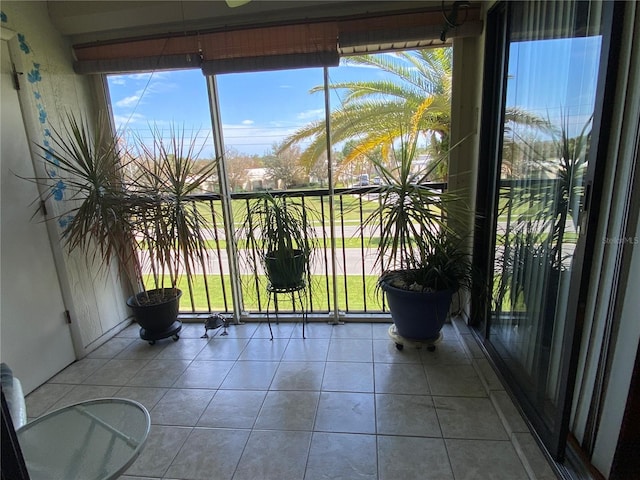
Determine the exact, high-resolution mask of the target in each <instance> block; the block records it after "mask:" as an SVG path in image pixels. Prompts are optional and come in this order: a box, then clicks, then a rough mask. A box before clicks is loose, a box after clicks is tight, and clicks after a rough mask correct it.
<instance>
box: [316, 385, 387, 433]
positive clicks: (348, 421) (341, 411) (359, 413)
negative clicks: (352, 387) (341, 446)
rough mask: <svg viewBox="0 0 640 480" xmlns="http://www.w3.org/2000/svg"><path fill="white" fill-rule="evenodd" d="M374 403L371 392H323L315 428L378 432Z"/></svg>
mask: <svg viewBox="0 0 640 480" xmlns="http://www.w3.org/2000/svg"><path fill="white" fill-rule="evenodd" d="M374 403H375V402H374V398H373V394H371V393H347V392H322V393H321V394H320V402H319V404H318V414H317V416H316V423H315V426H314V430H315V431H320V432H339V433H376V422H375V405H374Z"/></svg>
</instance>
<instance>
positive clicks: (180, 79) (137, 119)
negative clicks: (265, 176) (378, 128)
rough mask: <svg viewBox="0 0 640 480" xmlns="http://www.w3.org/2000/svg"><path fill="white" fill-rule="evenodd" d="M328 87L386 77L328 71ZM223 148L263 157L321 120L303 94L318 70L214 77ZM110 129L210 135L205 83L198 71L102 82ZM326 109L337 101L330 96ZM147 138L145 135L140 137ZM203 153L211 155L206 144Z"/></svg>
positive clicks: (317, 107)
mask: <svg viewBox="0 0 640 480" xmlns="http://www.w3.org/2000/svg"><path fill="white" fill-rule="evenodd" d="M329 75H330V81H344V80H347V79H350V80H355V79H358V80H365V79H374V78H380V77H384V76H385V75H386V74H384V73H382V72H380V71H378V70H376V69H373V68H368V67H356V66H341V67H335V68H331V69H330V73H329ZM217 82H218V90H219V94H220V112H221V117H222V123H223V135H224V139H225V147H227V148H234V149H236V150H237V151H239V152H241V153H246V154H250V155H251V154H258V155H261V154H264V153H265V152H268V151H269V150H270V148H271V145H273V143H275V142H278V141H281V140H282V139H284V138H285V137H286V136H287V135H289V134H291V133H293V132H294V131H295V130H296V129H297V128H300V127H302V126H303V125H306V124H307V123H308V122H310V121H313V120H319V119H322V118H324V97H323V94H322V93H315V94H310V93H309V90H310V89H311V88H313V87H315V86H318V85H322V83H323V70H322V68H312V69H299V70H287V71H274V72H259V73H244V74H227V75H219V76H218V77H217ZM108 83H109V91H110V95H111V102H112V105H113V113H114V118H115V121H116V125H117V127H118V128H119V129H121V128H122V127H123V126H124V125H126V126H127V128H128V129H132V130H135V131H138V132H145V131H146V132H148V125H149V124H150V123H151V124H155V125H158V126H159V127H167V126H169V125H170V124H172V123H173V124H175V125H179V126H180V127H184V128H185V129H186V130H189V131H194V132H195V131H200V135H201V137H204V136H206V134H209V135H210V114H209V99H208V95H207V87H206V79H205V77H204V75H202V73H201V72H200V70H181V71H170V72H155V73H153V74H150V73H144V74H142V73H141V74H134V75H114V76H109V77H108ZM331 101H332V104H336V103H337V102H339V99H338V98H337V97H336V96H335V95H332V100H331ZM142 135H143V136H148V133H142ZM208 144H209V147H207V148H205V151H204V152H203V153H204V155H205V156H207V155H209V156H212V155H213V147H212V142H211V140H210V138H209V142H208Z"/></svg>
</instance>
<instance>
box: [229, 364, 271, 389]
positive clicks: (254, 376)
mask: <svg viewBox="0 0 640 480" xmlns="http://www.w3.org/2000/svg"><path fill="white" fill-rule="evenodd" d="M278 365H279V363H278V362H249V361H242V362H240V361H239V362H237V363H236V364H235V365H234V366H233V367H232V368H231V370H230V371H229V373H228V374H227V377H226V378H225V379H224V382H222V385H220V388H223V389H232V390H240V389H246V390H267V389H268V388H269V386H270V385H271V381H272V380H273V376H274V375H275V373H276V370H277V369H278Z"/></svg>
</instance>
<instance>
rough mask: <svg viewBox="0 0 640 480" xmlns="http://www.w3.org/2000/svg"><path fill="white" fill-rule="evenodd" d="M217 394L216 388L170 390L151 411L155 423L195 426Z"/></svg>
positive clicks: (152, 420) (152, 421)
mask: <svg viewBox="0 0 640 480" xmlns="http://www.w3.org/2000/svg"><path fill="white" fill-rule="evenodd" d="M214 394H215V391H214V390H203V389H195V388H189V389H178V388H172V389H171V390H169V391H168V392H167V393H166V394H165V395H164V396H163V397H162V399H160V401H159V402H158V403H157V404H156V406H155V407H153V409H152V410H151V412H149V413H150V414H151V423H152V424H155V425H180V426H185V427H188V426H194V425H196V424H197V423H198V420H199V419H200V416H201V415H202V413H203V412H204V411H205V410H206V408H207V406H208V405H209V402H210V401H211V399H212V398H213V395H214Z"/></svg>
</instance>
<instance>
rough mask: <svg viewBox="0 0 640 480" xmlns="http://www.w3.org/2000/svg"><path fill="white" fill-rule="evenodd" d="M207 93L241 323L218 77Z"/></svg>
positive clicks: (235, 305)
mask: <svg viewBox="0 0 640 480" xmlns="http://www.w3.org/2000/svg"><path fill="white" fill-rule="evenodd" d="M207 92H208V94H209V111H210V113H211V128H212V130H213V135H212V137H213V143H214V147H215V152H216V157H217V158H218V159H219V161H218V179H219V180H218V182H219V185H220V200H221V203H222V217H223V220H224V232H225V237H226V239H227V255H228V257H229V275H230V284H231V297H232V300H233V319H234V321H235V323H240V316H241V313H242V310H243V308H242V285H241V282H240V269H239V265H238V249H237V246H236V242H235V241H234V238H235V235H234V233H235V231H234V224H233V210H232V208H231V188H230V187H229V181H228V178H229V177H228V176H227V166H226V162H225V158H224V139H223V135H222V119H221V117H220V103H219V95H218V84H217V82H216V77H215V76H213V75H209V76H207Z"/></svg>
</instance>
